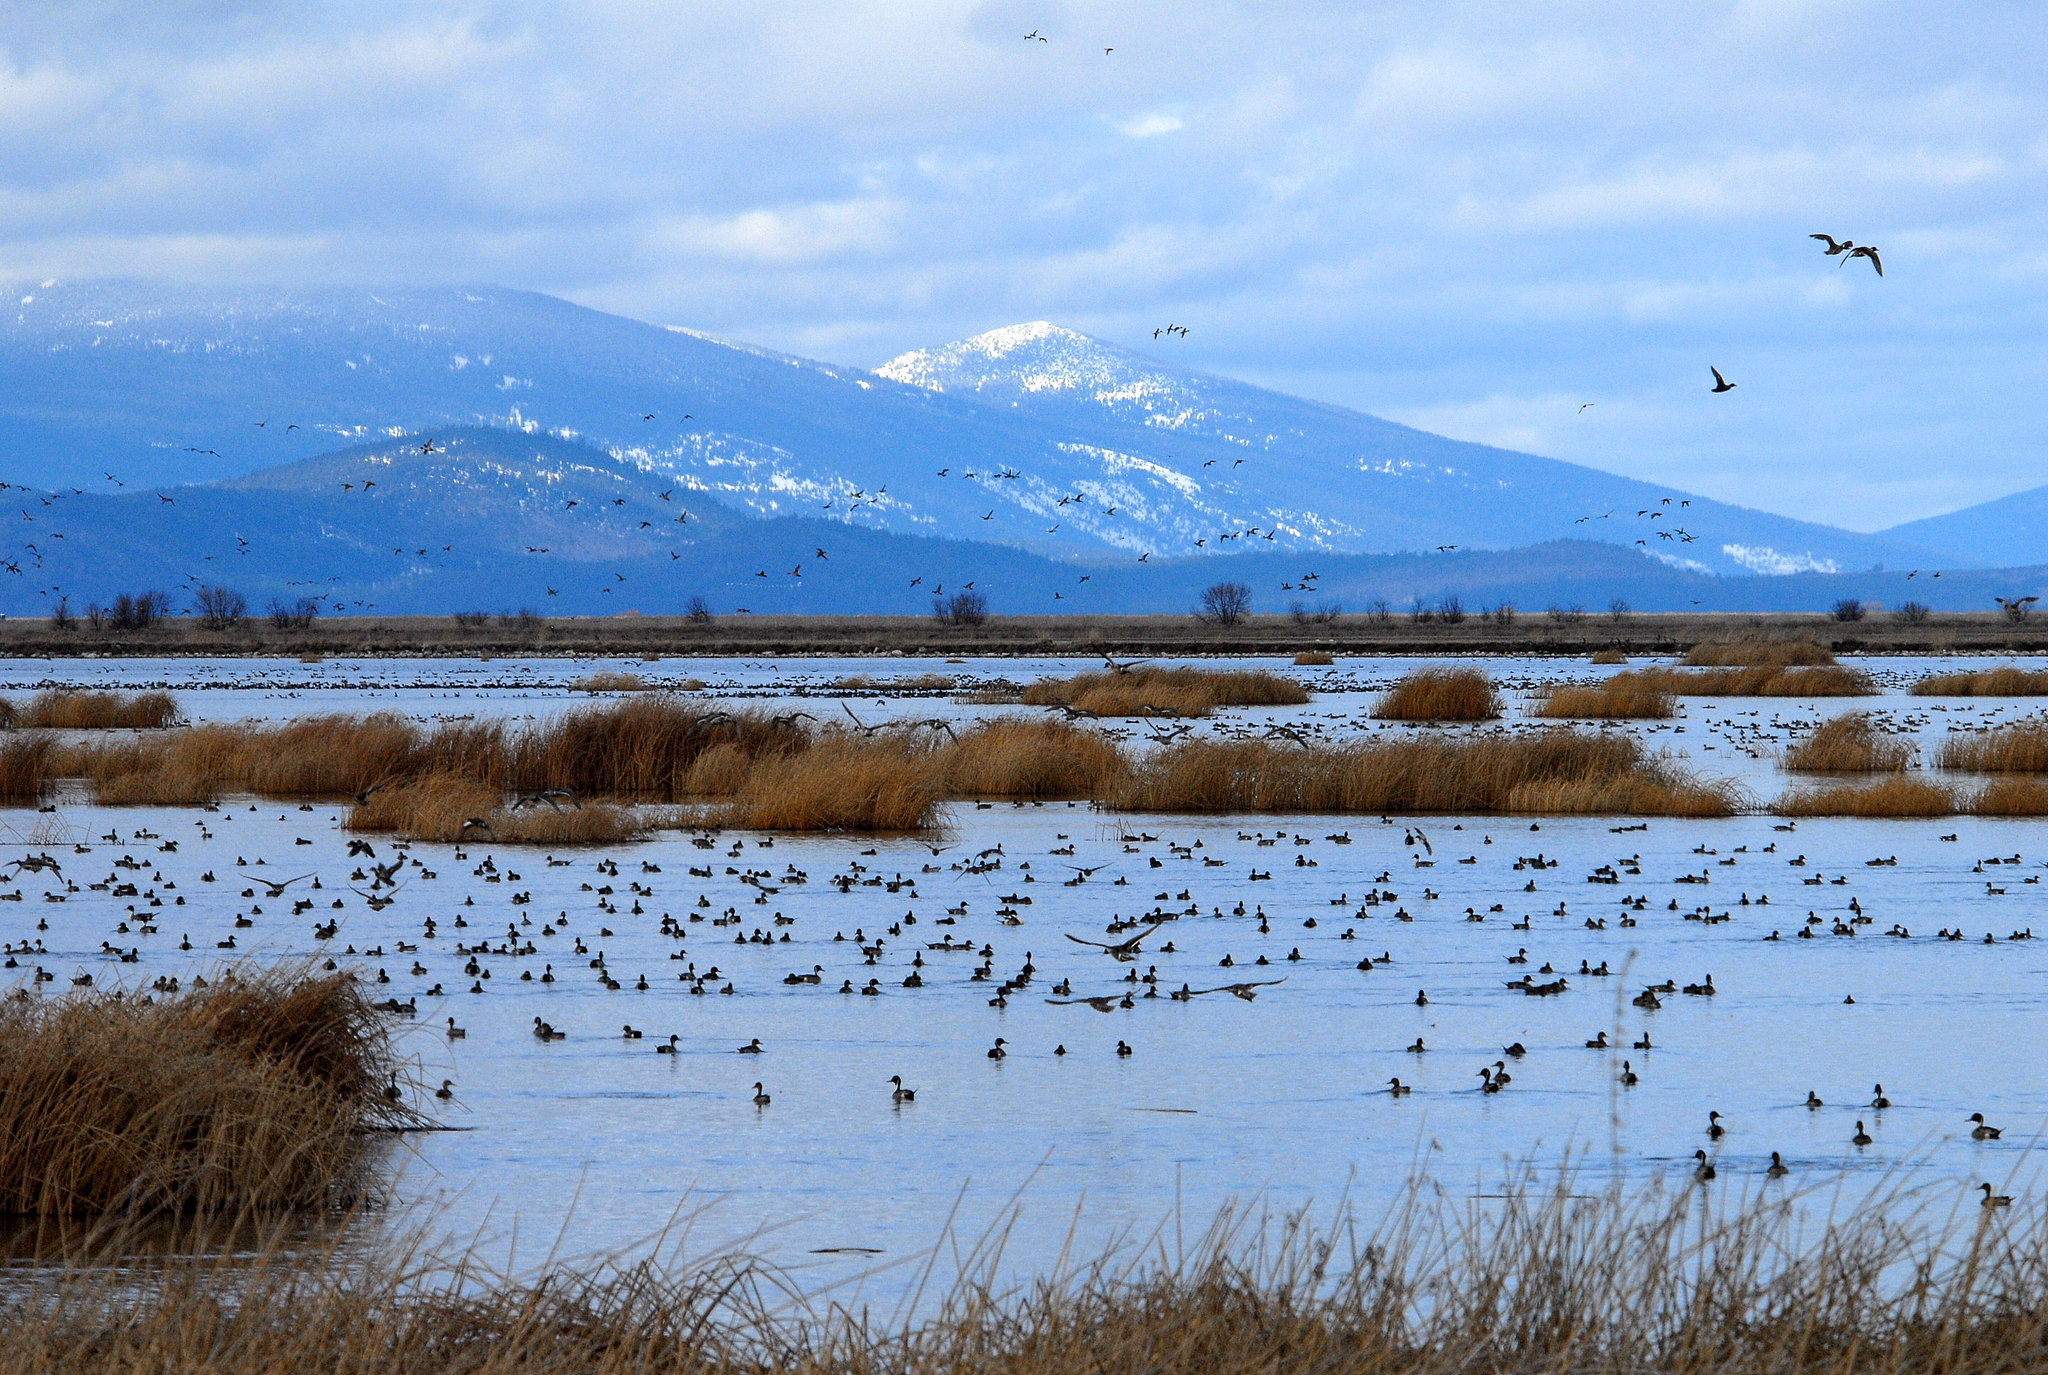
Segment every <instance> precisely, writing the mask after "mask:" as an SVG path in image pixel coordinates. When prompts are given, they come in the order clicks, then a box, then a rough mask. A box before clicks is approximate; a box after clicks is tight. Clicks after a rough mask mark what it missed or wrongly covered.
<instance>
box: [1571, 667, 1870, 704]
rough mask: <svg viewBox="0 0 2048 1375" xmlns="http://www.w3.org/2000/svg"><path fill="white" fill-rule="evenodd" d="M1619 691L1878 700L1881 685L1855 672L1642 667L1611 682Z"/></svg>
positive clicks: (1821, 669)
mask: <svg viewBox="0 0 2048 1375" xmlns="http://www.w3.org/2000/svg"><path fill="white" fill-rule="evenodd" d="M1607 686H1608V687H1609V688H1610V689H1612V690H1614V691H1621V690H1624V689H1627V688H1638V689H1641V690H1643V691H1648V692H1670V693H1675V694H1677V695H1678V696H1680V697H1875V696H1876V695H1877V685H1876V684H1875V683H1873V682H1871V681H1870V678H1869V676H1868V675H1866V674H1864V673H1861V672H1858V671H1857V670H1855V669H1850V668H1841V667H1837V666H1826V667H1821V668H1773V667H1769V666H1760V667H1755V668H1702V669H1693V670H1690V671H1688V670H1686V669H1679V668H1636V669H1630V670H1629V671H1628V672H1626V673H1617V674H1615V675H1614V676H1613V677H1611V678H1609V679H1608V680H1607Z"/></svg>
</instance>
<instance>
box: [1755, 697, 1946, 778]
mask: <svg viewBox="0 0 2048 1375" xmlns="http://www.w3.org/2000/svg"><path fill="white" fill-rule="evenodd" d="M1914 753H1915V750H1914V746H1913V742H1912V741H1910V740H1892V739H1886V738H1885V737H1883V736H1882V735H1880V734H1879V733H1878V730H1877V727H1876V725H1875V724H1874V723H1873V722H1872V721H1871V719H1870V717H1869V716H1868V715H1867V714H1866V713H1864V712H1860V711H1850V712H1844V713H1843V714H1842V715H1840V716H1836V717H1833V718H1831V719H1829V720H1827V721H1823V722H1821V723H1820V725H1818V726H1816V727H1814V729H1813V733H1812V734H1810V735H1808V736H1807V737H1806V738H1805V739H1804V740H1801V741H1800V742H1799V743H1798V744H1796V745H1794V746H1792V748H1790V749H1788V750H1786V751H1785V767H1786V768H1788V769H1790V770H1792V771H1793V772H1794V773H1897V772H1898V771H1899V770H1901V769H1903V768H1905V767H1907V766H1908V765H1910V764H1911V763H1912V762H1913V755H1914Z"/></svg>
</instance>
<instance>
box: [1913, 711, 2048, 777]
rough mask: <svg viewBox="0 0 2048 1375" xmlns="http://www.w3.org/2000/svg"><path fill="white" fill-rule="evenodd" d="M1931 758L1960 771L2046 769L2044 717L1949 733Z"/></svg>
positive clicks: (2047, 731)
mask: <svg viewBox="0 0 2048 1375" xmlns="http://www.w3.org/2000/svg"><path fill="white" fill-rule="evenodd" d="M1934 762H1935V763H1936V764H1937V765H1939V766H1940V767H1942V768H1944V769H1955V770H1958V771H1960V772H1964V773H2048V721H2015V722H2013V723H2012V724H2011V725H2009V726H1999V727H1996V728H1995V729H1992V730H1988V731H1984V732H1983V733H1981V734H1969V735H1951V736H1949V737H1948V738H1947V739H1946V740H1943V741H1942V742H1941V748H1940V749H1938V750H1937V751H1935V755H1934Z"/></svg>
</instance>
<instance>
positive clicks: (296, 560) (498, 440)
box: [0, 427, 2048, 616]
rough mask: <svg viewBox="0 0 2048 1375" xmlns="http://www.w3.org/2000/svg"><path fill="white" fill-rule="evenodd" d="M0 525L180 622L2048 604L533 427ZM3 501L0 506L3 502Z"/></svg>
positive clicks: (8, 558) (26, 588) (2009, 590)
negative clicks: (782, 479) (848, 476)
mask: <svg viewBox="0 0 2048 1375" xmlns="http://www.w3.org/2000/svg"><path fill="white" fill-rule="evenodd" d="M7 496H8V497H9V498H10V499H11V500H12V502H13V504H14V506H15V507H16V508H18V511H19V518H18V519H14V520H9V521H7V522H4V523H0V613H4V614H7V615H13V616H24V615H37V616H39V615H43V614H46V612H47V611H48V609H49V607H50V605H51V604H52V603H53V602H54V601H55V600H56V599H57V598H59V597H68V598H69V599H70V605H71V607H72V609H73V610H74V611H79V610H83V609H84V607H85V606H86V605H87V604H88V603H89V602H93V601H98V602H101V603H105V602H106V601H108V600H110V599H111V598H112V597H113V596H114V595H115V594H117V593H120V592H124V591H126V592H139V591H143V590H149V589H161V590H164V591H166V592H169V593H171V594H172V595H173V598H174V600H175V601H176V602H177V603H178V605H179V606H180V607H181V608H183V607H189V605H190V602H191V596H192V592H193V591H194V589H196V588H197V587H199V586H200V585H203V584H219V585H224V586H228V587H231V588H234V589H236V590H238V591H240V592H242V593H243V594H244V595H245V596H246V597H247V598H248V599H249V601H250V602H251V604H252V606H253V608H254V609H255V610H257V611H259V612H260V611H262V610H263V609H264V608H265V607H267V606H268V604H269V603H270V601H271V600H272V599H278V600H282V601H287V602H289V601H292V600H294V599H296V598H299V597H311V598H314V599H315V600H316V601H317V603H318V604H319V606H320V607H321V609H322V611H323V614H329V615H332V614H346V613H354V612H378V613H384V614H430V615H431V614H448V613H452V612H457V611H468V610H478V611H486V612H504V611H514V610H519V609H531V610H535V611H538V612H541V613H542V614H572V613H573V614H577V615H603V614H607V613H623V612H628V611H640V612H646V613H650V614H652V613H658V612H676V611H681V610H683V609H684V608H685V607H686V606H687V605H688V604H689V601H690V599H691V598H692V597H694V596H702V597H704V598H705V599H706V601H707V602H708V603H709V604H710V606H711V608H712V609H713V610H715V611H717V612H719V613H721V614H730V613H735V612H738V611H741V610H747V611H753V612H759V613H769V612H785V613H813V614H836V613H883V614H895V615H914V614H920V613H923V612H926V611H928V610H929V609H930V607H931V604H932V596H933V594H934V593H937V592H941V591H944V592H948V593H951V592H957V591H960V590H963V589H966V588H968V587H970V586H971V587H972V589H973V590H974V591H976V592H978V593H981V594H982V595H984V596H986V597H987V599H988V604H989V608H990V609H991V610H992V611H994V612H996V613H998V614H1003V613H1040V612H1062V611H1064V612H1075V613H1088V612H1155V613H1179V612H1186V611H1188V610H1190V609H1191V608H1192V607H1193V606H1194V605H1195V602H1196V599H1197V597H1198V596H1199V594H1200V592H1201V590H1202V589H1203V588H1204V587H1206V586H1207V585H1209V584H1210V583H1212V582H1215V581H1218V580H1221V579H1231V580H1240V581H1243V582H1244V583H1246V584H1247V585H1248V586H1249V587H1250V588H1251V590H1252V598H1253V606H1254V609H1256V610H1259V611H1286V610H1287V609H1288V608H1289V607H1290V606H1292V605H1294V604H1297V603H1298V604H1299V605H1300V606H1301V608H1302V609H1303V611H1304V612H1305V613H1308V614H1314V613H1316V612H1319V611H1324V610H1329V609H1333V608H1337V607H1342V608H1344V609H1346V610H1348V611H1350V612H1352V613H1359V612H1365V611H1370V610H1372V609H1373V608H1374V606H1375V604H1376V603H1381V602H1383V603H1385V605H1386V608H1387V609H1388V610H1390V611H1393V612H1401V613H1405V612H1407V611H1409V610H1410V609H1411V608H1412V606H1413V604H1414V603H1415V601H1416V600H1417V599H1422V600H1424V601H1426V602H1428V603H1430V604H1432V605H1436V604H1440V603H1441V602H1442V601H1443V600H1444V599H1445V598H1446V597H1450V598H1455V599H1457V600H1459V601H1460V602H1462V604H1463V606H1464V607H1465V609H1466V610H1467V611H1468V612H1472V613H1478V612H1480V611H1483V610H1487V609H1490V608H1493V607H1495V606H1498V605H1499V604H1501V603H1503V602H1506V603H1511V604H1513V605H1515V606H1517V607H1519V608H1520V610H1521V613H1522V614H1523V615H1525V616H1526V615H1541V614H1542V613H1543V612H1544V611H1545V610H1546V609H1547V608H1550V607H1556V608H1558V609H1559V610H1560V611H1561V612H1569V611H1570V610H1571V609H1573V608H1578V609H1582V610H1584V611H1586V612H1588V613H1592V614H1598V613H1600V612H1602V611H1604V610H1605V609H1606V607H1607V605H1608V603H1609V602H1610V601H1611V600H1612V599H1614V598H1616V597H1619V598H1622V599H1623V600H1625V601H1627V602H1628V603H1629V604H1630V606H1632V607H1633V608H1634V609H1636V610H1638V611H1663V610H1671V611H1680V610H1691V609H1696V608H1705V609H1712V610H1756V611H1768V610H1805V611H1812V610H1822V609H1825V608H1826V607H1828V606H1829V605H1830V604H1831V603H1832V602H1833V601H1834V600H1835V599H1836V598H1839V597H1855V598H1859V599H1868V600H1879V601H1885V602H1889V603H1891V604H1894V605H1896V604H1897V603H1898V602H1900V601H1903V600H1906V599H1907V598H1909V597H1910V598H1916V599H1918V600H1922V601H1925V602H1927V603H1929V604H1930V605H1933V606H1936V607H1938V608H1942V609H1979V610H1982V609H1988V608H1989V606H1990V604H1991V602H1990V598H1991V597H1992V596H1993V595H2007V596H2009V595H2015V594H2018V593H2023V592H2024V593H2034V592H2043V591H2048V580H2044V570H2042V569H2038V568H2036V569H2031V570H2007V571H2003V572H1998V573H1975V572H1955V571H1951V572H1948V573H1946V574H1944V575H1943V576H1941V577H1934V576H1932V575H1931V574H1926V575H1922V576H1921V577H1920V578H1918V579H1917V580H1909V579H1908V578H1907V577H1906V575H1905V574H1904V573H1899V572H1894V573H1888V574H1881V573H1863V574H1813V573H1806V574H1792V575H1786V576H1781V577H1753V576H1742V577H1719V576H1715V575H1712V574H1707V573H1701V572H1698V571H1694V570H1688V569H1683V568H1677V567H1673V566H1672V565H1671V564H1669V563H1666V562H1662V561H1659V560H1657V559H1655V558H1652V557H1650V556H1649V555H1648V554H1647V553H1645V552H1644V551H1643V550H1641V549H1635V548H1625V547H1623V546H1620V545H1615V544H1604V543H1599V542H1595V541H1588V540H1575V541H1551V542H1546V543H1542V544H1537V545H1531V546H1525V547H1520V548H1515V549H1506V550H1457V551H1449V552H1444V553H1437V552H1433V551H1432V552H1430V553H1427V554H1333V553H1328V552H1314V551H1304V550H1300V549H1283V548H1271V547H1265V546H1264V544H1263V542H1261V547H1259V548H1258V549H1256V550H1251V551H1246V552H1241V553H1235V554H1230V555H1226V556H1223V557H1207V556H1204V557H1187V558H1177V559H1166V558H1160V559H1147V560H1146V561H1145V562H1142V563H1140V562H1139V561H1137V560H1136V559H1135V558H1132V557H1130V556H1128V555H1115V556H1102V557H1098V558H1095V559H1092V560H1058V559H1053V558H1049V557H1047V556H1045V555H1044V554H1041V553H1036V552H1032V551H1029V550H1023V549H1018V548H1014V547H1011V546H1008V545H1003V544H991V543H978V542H973V541H967V540H958V539H945V538H939V537H934V536H924V535H905V534H898V533H895V532H893V531H888V530H877V529H872V528H866V527H861V526H855V525H849V524H846V523H842V522H838V521H831V520H822V519H815V518H812V517H808V516H803V517H789V516H785V517H773V518H762V517H758V516H753V515H750V514H748V513H747V512H745V511H742V510H739V509H736V508H735V507H733V506H731V505H728V504H727V503H726V502H725V501H724V500H722V499H720V498H719V497H716V496H713V495H710V494H708V493H706V492H703V491H699V490H695V489H693V488H691V487H690V486H688V485H687V484H686V483H684V482H681V481H678V480H676V479H674V478H672V477H670V476H669V475H667V474H666V473H664V472H661V471H659V470H658V468H656V467H653V466H650V465H648V464H646V463H644V462H642V461H639V460H635V459H628V458H622V457H619V456H617V455H615V454H611V453H607V452H605V451H603V450H601V449H596V448H593V447H591V446H589V445H586V444H583V443H580V442H577V441H574V440H568V439H563V438H560V437H558V436H551V435H545V434H527V433H524V432H523V431H518V430H507V429H492V428H486V427H448V428H443V429H438V430H432V431H428V432H425V433H423V434H418V435H408V436H404V437H401V438H387V439H380V440H377V441H375V442H372V443H366V444H359V445H353V446H350V447H349V448H347V449H344V450H341V451H339V452H335V453H331V454H323V455H318V456H315V457H310V458H306V459H301V460H298V461H296V462H293V463H288V464H282V465H278V466H276V467H272V468H267V469H263V470H260V471H258V472H254V473H248V474H244V475H242V476H239V477H235V478H231V479H227V480H224V481H220V482H215V483H207V484H199V485H192V486H184V487H176V488H167V489H162V490H151V491H141V492H136V491H130V490H125V489H124V490H122V491H120V492H119V493H118V494H117V495H112V496H107V495H102V494H100V493H96V492H85V493H78V492H75V491H72V490H71V489H68V488H66V489H61V490H59V491H57V492H35V491H30V490H23V489H19V488H17V489H14V490H12V491H10V492H9V493H7ZM4 509H5V507H0V510H4Z"/></svg>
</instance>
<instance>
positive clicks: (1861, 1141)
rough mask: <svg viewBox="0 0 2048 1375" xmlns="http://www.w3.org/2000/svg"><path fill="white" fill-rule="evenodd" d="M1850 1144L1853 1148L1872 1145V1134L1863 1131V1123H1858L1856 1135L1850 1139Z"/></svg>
mask: <svg viewBox="0 0 2048 1375" xmlns="http://www.w3.org/2000/svg"><path fill="white" fill-rule="evenodd" d="M1849 1144H1850V1145H1852V1146H1868V1145H1869V1144H1870V1133H1869V1132H1867V1131H1865V1130H1863V1123H1862V1122H1861V1121H1860V1120H1859V1121H1858V1122H1857V1123H1856V1134H1855V1135H1854V1136H1852V1137H1850V1138H1849Z"/></svg>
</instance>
